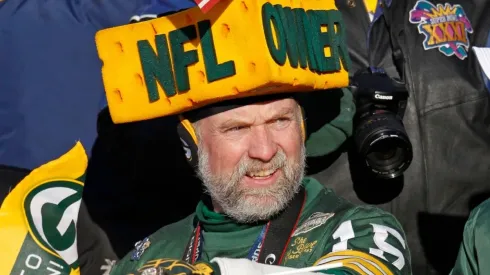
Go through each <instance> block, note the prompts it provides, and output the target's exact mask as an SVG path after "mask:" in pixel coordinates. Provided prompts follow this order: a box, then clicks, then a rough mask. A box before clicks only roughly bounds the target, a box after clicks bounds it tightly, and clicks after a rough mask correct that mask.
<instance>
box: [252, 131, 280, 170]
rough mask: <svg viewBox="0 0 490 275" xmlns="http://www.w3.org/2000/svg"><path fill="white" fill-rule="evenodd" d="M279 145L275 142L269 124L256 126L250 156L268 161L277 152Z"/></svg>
mask: <svg viewBox="0 0 490 275" xmlns="http://www.w3.org/2000/svg"><path fill="white" fill-rule="evenodd" d="M277 147H278V146H277V143H275V142H274V139H273V137H272V134H271V133H270V130H268V129H267V126H265V125H260V126H256V127H254V129H253V130H252V137H251V139H250V147H249V150H248V156H249V157H250V158H252V159H257V160H261V161H263V162H268V161H270V160H271V159H272V158H273V157H274V155H275V154H276V153H277V149H278V148H277Z"/></svg>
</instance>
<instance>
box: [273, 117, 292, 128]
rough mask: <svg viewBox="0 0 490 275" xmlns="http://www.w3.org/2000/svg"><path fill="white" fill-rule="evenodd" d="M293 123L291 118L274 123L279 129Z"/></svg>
mask: <svg viewBox="0 0 490 275" xmlns="http://www.w3.org/2000/svg"><path fill="white" fill-rule="evenodd" d="M289 122H291V120H290V119H289V118H286V117H284V118H278V119H276V120H275V121H274V124H275V125H277V126H278V127H284V126H287V125H288V124H289Z"/></svg>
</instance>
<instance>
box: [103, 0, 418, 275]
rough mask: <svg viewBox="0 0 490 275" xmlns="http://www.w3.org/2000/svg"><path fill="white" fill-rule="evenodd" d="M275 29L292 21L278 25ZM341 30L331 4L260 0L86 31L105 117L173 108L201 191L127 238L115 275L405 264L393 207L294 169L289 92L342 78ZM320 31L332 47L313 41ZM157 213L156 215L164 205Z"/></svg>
mask: <svg viewBox="0 0 490 275" xmlns="http://www.w3.org/2000/svg"><path fill="white" fill-rule="evenodd" d="M292 10H294V11H295V13H296V14H295V15H293V14H292V13H291V11H292ZM283 13H284V16H282V14H283ZM290 16H294V17H290ZM295 18H296V19H295ZM245 22H246V24H244V23H245ZM310 23H311V25H309V24H310ZM291 24H293V25H291ZM296 24H297V25H296ZM286 26H288V27H291V26H294V28H297V30H298V32H297V33H291V32H289V33H287V35H286V32H285V31H284V30H285V27H286ZM343 29H344V25H343V22H342V18H341V17H340V14H339V13H338V11H336V8H335V5H334V4H333V3H332V2H329V1H315V0H307V1H302V2H301V3H299V2H291V1H275V2H274V3H270V2H269V1H262V0H259V1H250V2H239V1H223V2H219V3H218V4H216V6H215V7H213V8H212V9H211V10H210V11H208V12H207V13H204V11H201V10H200V9H199V8H198V7H194V8H191V9H188V10H185V11H180V12H177V13H174V14H172V15H167V16H163V17H160V18H158V19H154V20H149V21H143V22H140V23H137V24H131V25H127V26H121V27H116V28H113V29H108V30H104V31H101V32H99V33H98V34H97V37H96V41H97V46H98V50H99V56H100V58H101V59H102V61H103V63H104V67H103V68H102V74H103V78H104V84H105V87H106V93H107V98H108V105H109V110H110V112H111V116H112V118H113V120H114V122H115V123H124V122H131V121H140V120H146V119H150V118H152V117H159V116H167V115H174V114H182V117H181V122H180V124H179V127H178V132H179V134H180V137H181V139H182V143H183V146H184V151H185V155H186V157H187V159H188V161H189V162H190V163H191V165H193V166H194V167H196V169H197V171H198V176H199V178H200V180H201V182H202V184H203V186H204V189H205V195H204V196H203V198H202V200H201V201H200V202H199V204H198V205H197V208H196V211H195V213H194V214H192V215H190V216H189V217H187V218H185V219H183V220H181V221H179V222H177V223H175V224H172V225H169V226H165V227H163V228H162V229H161V230H159V231H158V232H156V233H155V234H153V235H151V236H150V237H148V238H145V239H143V240H142V241H140V242H138V243H137V244H136V245H135V249H134V250H133V251H132V252H130V253H129V254H128V255H127V256H126V257H125V258H124V259H122V260H121V261H120V262H119V263H118V264H117V265H116V266H115V267H114V269H113V270H112V274H223V275H224V274H273V273H275V272H281V271H295V272H300V274H311V273H308V272H307V270H312V269H311V268H310V267H312V266H314V267H315V268H313V269H314V270H316V269H317V268H318V270H320V269H322V268H323V269H325V270H323V271H322V272H326V273H328V274H411V267H410V252H409V248H408V246H407V245H406V242H405V239H404V233H403V229H402V228H401V226H400V225H399V223H398V222H397V221H396V219H395V218H394V217H393V216H391V215H390V214H388V213H386V212H383V211H381V210H379V209H377V208H374V207H368V206H365V207H364V206H355V205H353V204H351V203H349V202H347V201H345V200H343V199H341V198H340V197H338V196H336V195H335V194H334V193H333V192H332V191H330V190H329V189H326V188H325V187H324V186H323V185H321V184H320V183H319V182H317V181H316V180H314V179H311V178H304V173H305V156H306V149H305V145H304V143H305V140H306V130H305V123H304V118H303V114H302V110H301V106H300V105H299V104H298V102H299V101H297V100H296V96H299V94H301V93H302V92H307V91H311V90H324V91H323V92H324V93H335V92H336V91H338V88H339V87H345V86H346V85H347V84H348V74H347V70H348V69H349V66H350V65H349V59H348V56H347V52H346V51H345V44H344V41H345V38H344V37H343V31H342V30H343ZM273 30H276V31H273ZM322 30H323V31H322ZM293 36H295V37H293ZM286 37H288V38H287V40H286ZM327 37H328V41H327ZM293 39H295V40H296V41H298V42H297V43H291V41H292V40H293ZM317 39H323V40H321V41H323V42H324V43H325V44H324V46H325V47H327V46H326V45H328V46H329V47H330V53H328V54H326V53H325V50H324V49H323V48H322V47H317V46H318V45H320V44H313V43H311V41H312V40H313V41H319V40H317ZM275 41H277V42H275ZM286 43H287V44H286ZM236 45H239V47H237V46H236ZM286 45H287V47H294V46H295V45H296V46H299V47H304V48H297V50H296V51H294V50H291V49H289V50H286ZM294 53H297V55H295V54H294ZM163 178H164V175H162V180H164V179H163ZM167 180H168V182H162V183H161V184H164V185H166V184H171V182H173V180H172V179H167ZM149 191H151V190H149ZM170 196H171V194H164V193H162V194H161V197H162V199H164V198H169V197H170ZM171 199H172V200H173V201H174V202H175V204H176V205H178V204H179V203H180V201H182V202H183V203H185V202H186V198H185V197H183V198H174V197H172V198H171ZM159 211H160V214H159V215H157V216H156V217H155V218H156V219H158V218H160V216H164V215H165V212H166V211H172V209H159ZM303 267H308V269H306V270H300V268H303ZM327 268H328V270H327Z"/></svg>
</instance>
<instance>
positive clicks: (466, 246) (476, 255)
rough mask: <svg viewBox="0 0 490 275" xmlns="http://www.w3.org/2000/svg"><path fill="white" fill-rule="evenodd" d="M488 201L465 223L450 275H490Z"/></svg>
mask: <svg viewBox="0 0 490 275" xmlns="http://www.w3.org/2000/svg"><path fill="white" fill-rule="evenodd" d="M489 257H490V199H489V200H486V201H485V202H483V203H482V204H480V205H479V206H478V207H476V208H475V209H474V210H473V211H471V214H470V217H469V219H468V221H467V222H466V225H465V227H464V233H463V242H462V243H461V247H460V248H459V254H458V258H457V259H456V264H455V266H454V268H453V270H452V272H451V275H483V274H490V261H488V259H489Z"/></svg>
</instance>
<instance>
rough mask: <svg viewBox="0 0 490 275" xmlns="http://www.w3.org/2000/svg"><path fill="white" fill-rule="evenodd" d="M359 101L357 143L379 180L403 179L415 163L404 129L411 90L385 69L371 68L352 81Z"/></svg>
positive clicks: (357, 104) (356, 120) (352, 87)
mask: <svg viewBox="0 0 490 275" xmlns="http://www.w3.org/2000/svg"><path fill="white" fill-rule="evenodd" d="M351 89H352V93H353V95H354V99H355V101H356V108H357V112H356V116H355V118H354V142H355V146H356V149H357V153H359V154H360V156H361V157H362V158H363V160H365V164H366V167H367V168H368V169H369V170H370V171H372V172H373V173H374V174H375V176H376V177H378V178H383V179H392V178H396V177H398V176H400V175H401V174H403V172H404V171H405V170H406V169H407V168H408V167H409V165H410V163H411V162H412V157H413V152H412V144H411V143H410V140H409V138H408V135H407V132H406V131H405V127H404V126H403V121H402V119H403V115H404V113H405V109H406V106H407V99H408V91H407V89H406V88H405V85H404V83H402V82H400V81H399V80H397V79H394V78H391V77H389V76H388V75H387V74H386V73H385V72H384V70H382V69H373V68H368V69H365V70H361V71H359V72H357V73H356V74H355V75H354V76H353V77H352V78H351Z"/></svg>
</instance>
